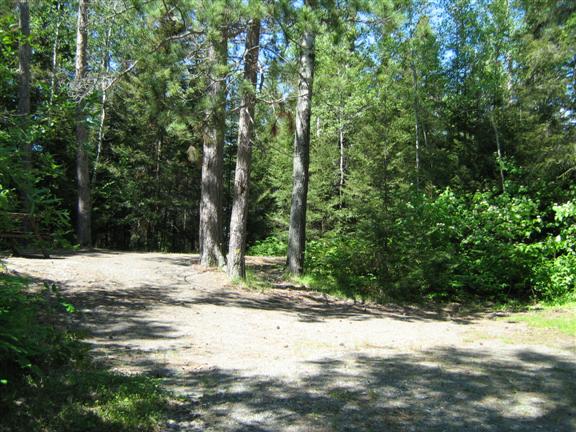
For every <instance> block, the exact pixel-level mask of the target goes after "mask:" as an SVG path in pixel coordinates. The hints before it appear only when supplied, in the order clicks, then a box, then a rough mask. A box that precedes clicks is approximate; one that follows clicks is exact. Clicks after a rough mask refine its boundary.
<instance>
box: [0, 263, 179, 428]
mask: <svg viewBox="0 0 576 432" xmlns="http://www.w3.org/2000/svg"><path fill="white" fill-rule="evenodd" d="M71 313H74V307H73V305H71V304H69V303H67V302H66V301H65V300H64V299H63V298H62V297H61V296H60V294H59V291H58V289H57V287H56V286H54V285H47V284H46V285H45V286H44V289H42V290H40V291H36V292H34V291H33V290H31V289H29V283H28V281H27V280H25V279H24V278H21V277H18V276H11V275H7V274H2V275H0V379H1V384H0V412H1V413H2V415H1V416H0V431H1V432H4V431H43V432H66V431H78V432H80V431H82V432H90V431H94V432H96V431H98V432H102V431H109V432H112V431H128V432H130V431H158V430H160V425H161V424H162V422H163V419H164V416H165V412H166V410H167V408H168V404H169V402H170V395H169V394H168V393H166V392H165V391H163V390H162V389H161V387H160V385H159V383H158V382H157V381H156V380H153V379H151V378H148V377H145V376H125V375H121V374H118V373H114V372H112V371H110V370H108V369H107V368H106V367H104V366H103V365H99V364H96V363H94V361H93V360H92V359H91V357H90V353H89V349H88V346H87V344H85V343H83V342H82V339H81V335H80V334H78V333H75V332H72V331H70V330H68V329H67V328H66V317H67V315H68V314H71Z"/></svg>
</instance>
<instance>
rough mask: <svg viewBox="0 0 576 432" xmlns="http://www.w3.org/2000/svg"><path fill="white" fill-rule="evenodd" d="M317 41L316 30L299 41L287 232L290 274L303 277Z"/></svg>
mask: <svg viewBox="0 0 576 432" xmlns="http://www.w3.org/2000/svg"><path fill="white" fill-rule="evenodd" d="M307 3H308V2H307ZM314 42H315V34H314V31H313V30H312V29H310V28H307V29H306V30H304V32H303V34H302V40H301V42H300V61H299V63H300V67H299V74H300V79H299V84H298V100H297V104H296V133H295V136H294V160H293V171H292V177H293V184H292V204H291V208H290V228H289V230H288V259H287V267H288V272H289V273H291V274H293V275H301V274H302V273H303V271H304V248H305V243H306V207H307V199H308V180H309V173H308V168H309V165H310V115H311V112H312V83H313V79H314Z"/></svg>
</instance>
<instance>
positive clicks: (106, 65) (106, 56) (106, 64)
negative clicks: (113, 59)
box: [92, 26, 112, 185]
mask: <svg viewBox="0 0 576 432" xmlns="http://www.w3.org/2000/svg"><path fill="white" fill-rule="evenodd" d="M111 35H112V26H110V27H108V28H107V29H106V38H105V39H104V53H103V54H102V72H103V73H104V76H105V77H106V76H107V75H108V71H109V69H110V50H109V45H110V37H111ZM100 88H101V91H102V96H101V97H100V124H99V125H98V143H97V144H96V158H95V159H94V171H93V172H92V184H93V185H94V184H96V176H97V175H98V168H99V167H100V155H101V154H102V145H103V143H104V130H105V125H106V100H107V98H108V90H107V82H106V80H105V79H103V80H102V84H101V86H100Z"/></svg>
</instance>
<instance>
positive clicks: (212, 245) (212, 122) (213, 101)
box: [200, 34, 228, 267]
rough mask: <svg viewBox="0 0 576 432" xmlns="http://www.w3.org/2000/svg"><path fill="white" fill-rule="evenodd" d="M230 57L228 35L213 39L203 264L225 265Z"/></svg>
mask: <svg viewBox="0 0 576 432" xmlns="http://www.w3.org/2000/svg"><path fill="white" fill-rule="evenodd" d="M227 60H228V40H227V36H226V35H225V34H221V35H220V37H219V38H213V39H212V40H211V41H210V44H209V47H208V58H207V61H208V63H209V65H210V68H211V72H210V79H211V82H210V83H209V88H208V94H207V101H208V104H209V105H210V106H209V107H208V108H207V110H206V119H205V128H204V137H203V138H204V139H203V140H204V143H203V154H202V185H201V198H200V263H201V264H202V265H204V266H207V267H216V266H219V267H223V266H224V265H225V259H224V255H223V254H222V225H223V220H222V213H223V210H222V191H223V172H222V171H223V164H224V159H223V158H224V130H225V126H226V125H225V120H226V112H225V110H226V81H225V80H226V74H225V73H223V72H222V70H223V67H224V66H225V65H226V63H227Z"/></svg>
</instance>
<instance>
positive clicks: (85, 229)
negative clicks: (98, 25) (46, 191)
mask: <svg viewBox="0 0 576 432" xmlns="http://www.w3.org/2000/svg"><path fill="white" fill-rule="evenodd" d="M88 3H89V0H80V1H79V3H78V27H77V31H76V77H75V80H76V83H75V84H76V89H77V90H78V92H79V96H78V97H79V102H78V103H77V105H76V181H77V184H78V203H77V211H78V214H77V221H76V235H77V237H78V243H80V246H83V247H90V246H91V245H92V227H91V225H92V223H91V220H92V203H91V198H90V179H89V169H88V154H87V152H86V145H87V143H88V127H87V125H86V113H85V107H84V105H85V103H84V97H83V96H84V95H83V94H82V90H81V88H82V82H83V80H84V78H85V76H86V66H87V51H88Z"/></svg>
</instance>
